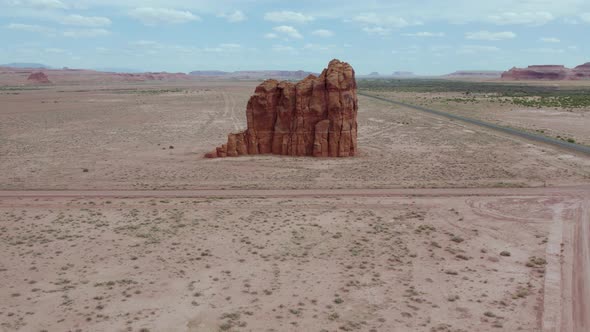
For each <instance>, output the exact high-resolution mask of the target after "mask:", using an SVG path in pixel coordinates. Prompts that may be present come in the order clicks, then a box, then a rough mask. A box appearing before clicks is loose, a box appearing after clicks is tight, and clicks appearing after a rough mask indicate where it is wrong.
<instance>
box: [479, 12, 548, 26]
mask: <svg viewBox="0 0 590 332" xmlns="http://www.w3.org/2000/svg"><path fill="white" fill-rule="evenodd" d="M553 19H554V17H553V14H551V13H549V12H525V13H515V12H506V13H501V14H497V15H490V16H488V21H490V22H492V23H495V24H499V25H511V24H524V25H543V24H546V23H549V22H551V21H553Z"/></svg>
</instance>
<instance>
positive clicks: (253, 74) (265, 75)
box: [189, 70, 317, 80]
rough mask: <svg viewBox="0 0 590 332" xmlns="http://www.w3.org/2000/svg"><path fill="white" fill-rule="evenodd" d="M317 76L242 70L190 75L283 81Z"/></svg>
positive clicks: (192, 73)
mask: <svg viewBox="0 0 590 332" xmlns="http://www.w3.org/2000/svg"><path fill="white" fill-rule="evenodd" d="M311 74H313V75H317V74H316V73H312V72H308V71H303V70H295V71H289V70H242V71H234V72H227V71H220V70H197V71H192V72H190V73H189V75H191V76H197V77H210V78H227V79H244V80H251V79H271V78H272V79H282V80H301V79H304V78H305V77H307V76H308V75H311Z"/></svg>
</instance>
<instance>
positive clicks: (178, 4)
mask: <svg viewBox="0 0 590 332" xmlns="http://www.w3.org/2000/svg"><path fill="white" fill-rule="evenodd" d="M589 35H590V0H560V1H555V0H520V1H516V0H494V1H473V0H444V1H443V0H398V1H395V0H391V1H381V0H363V1H345V0H339V1H332V0H324V1H319V0H314V1H311V0H299V1H271V0H257V1H254V0H240V1H237V0H216V1H204V0H193V1H184V0H166V1H164V0H143V1H140V0H133V1H125V0H118V1H115V0H76V1H73V0H0V40H1V41H2V43H0V63H9V62H39V63H44V64H47V65H50V66H55V67H62V66H68V67H72V68H135V69H141V70H146V71H161V70H166V71H183V72H187V71H191V70H213V69H217V70H227V71H234V70H249V69H252V70H260V69H282V70H296V69H303V70H309V71H316V72H317V71H320V70H321V69H322V68H323V67H325V65H326V64H327V62H328V61H329V60H331V59H332V58H339V59H341V60H344V61H347V62H350V63H351V64H352V65H353V66H354V67H355V69H356V71H357V73H359V74H368V73H370V72H374V71H376V72H379V73H381V74H390V73H392V72H393V71H412V72H415V73H419V74H445V73H449V72H452V71H455V70H469V69H478V70H504V69H508V68H510V67H512V66H526V65H529V64H547V63H551V64H565V65H567V66H570V67H571V66H576V65H579V64H582V63H584V62H588V61H590V47H589V46H588V38H589V37H588V36H589Z"/></svg>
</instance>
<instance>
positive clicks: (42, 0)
mask: <svg viewBox="0 0 590 332" xmlns="http://www.w3.org/2000/svg"><path fill="white" fill-rule="evenodd" d="M6 2H7V3H8V4H9V5H11V6H15V7H28V8H36V9H67V8H68V6H67V5H66V4H65V3H63V2H62V1H60V0H8V1H6Z"/></svg>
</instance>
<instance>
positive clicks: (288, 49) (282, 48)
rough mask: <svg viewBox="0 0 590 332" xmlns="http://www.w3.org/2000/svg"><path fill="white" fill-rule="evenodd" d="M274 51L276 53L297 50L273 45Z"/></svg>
mask: <svg viewBox="0 0 590 332" xmlns="http://www.w3.org/2000/svg"><path fill="white" fill-rule="evenodd" d="M272 50H273V51H275V52H295V48H294V47H292V46H285V45H273V47H272Z"/></svg>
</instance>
